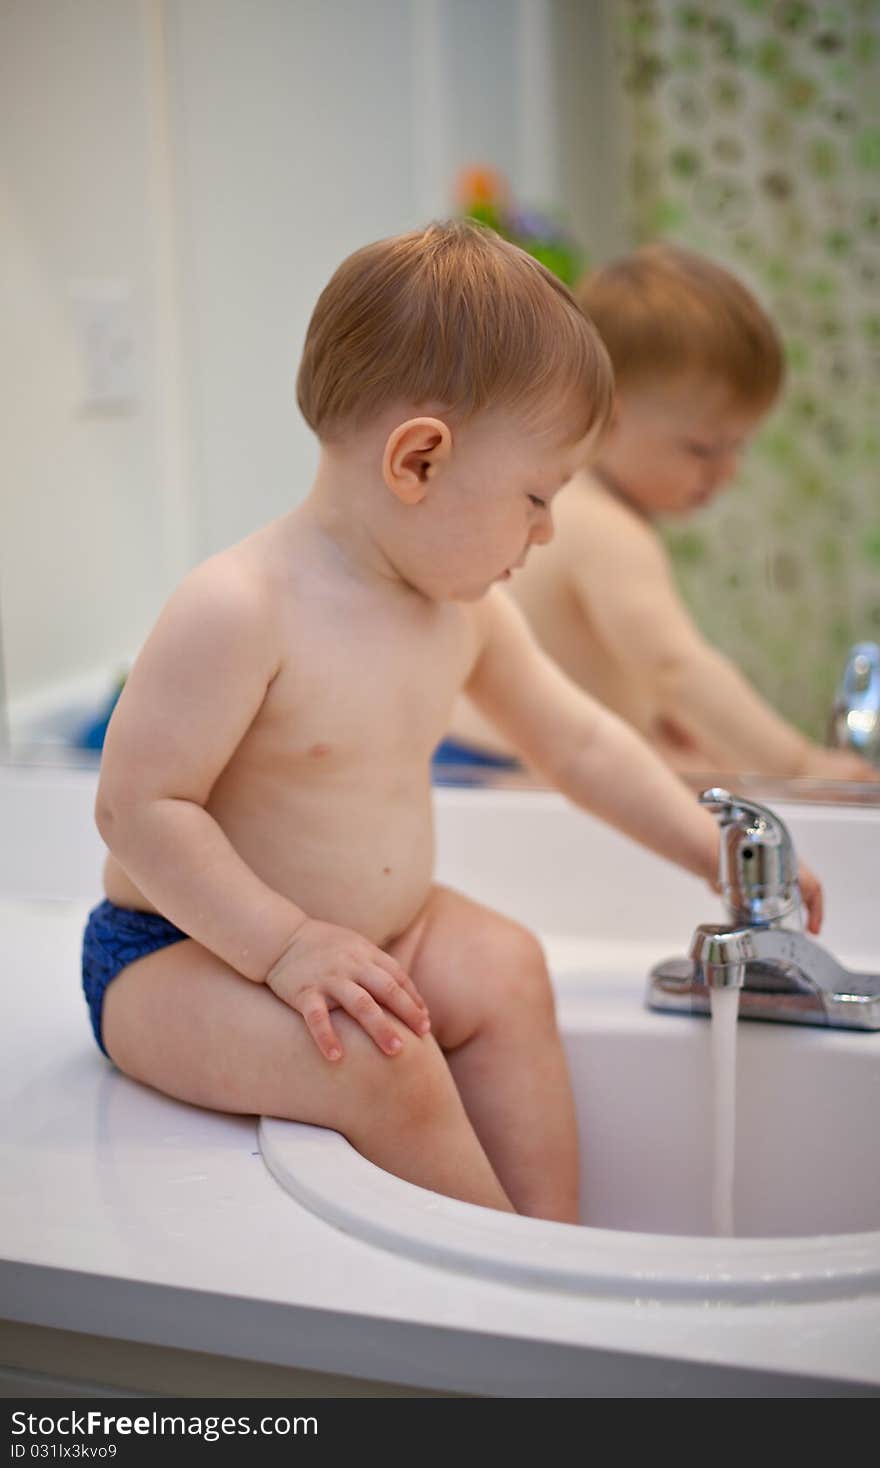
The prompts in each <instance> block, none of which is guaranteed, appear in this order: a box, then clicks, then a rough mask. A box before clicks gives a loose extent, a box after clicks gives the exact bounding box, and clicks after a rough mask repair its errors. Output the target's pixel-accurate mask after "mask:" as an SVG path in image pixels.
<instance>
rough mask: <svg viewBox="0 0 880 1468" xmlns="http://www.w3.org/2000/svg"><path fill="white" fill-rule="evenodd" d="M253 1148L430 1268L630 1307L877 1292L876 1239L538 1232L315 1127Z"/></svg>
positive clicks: (293, 1129)
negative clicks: (402, 1173)
mask: <svg viewBox="0 0 880 1468" xmlns="http://www.w3.org/2000/svg"><path fill="white" fill-rule="evenodd" d="M258 1138H259V1146H260V1152H261V1154H262V1157H263V1160H264V1162H265V1164H266V1166H267V1168H268V1170H269V1172H270V1173H271V1174H272V1176H273V1177H274V1178H275V1180H276V1181H277V1182H278V1183H279V1184H280V1186H281V1187H282V1188H283V1189H284V1190H285V1191H286V1192H287V1193H289V1194H290V1195H291V1196H292V1197H293V1198H295V1199H296V1201H297V1202H299V1203H301V1204H302V1205H303V1206H304V1207H306V1208H308V1209H309V1210H310V1211H311V1212H312V1213H315V1214H317V1215H318V1216H319V1217H321V1218H323V1219H324V1220H325V1221H326V1222H327V1223H330V1224H332V1225H333V1226H334V1227H336V1228H339V1229H342V1230H343V1232H345V1233H348V1234H352V1235H354V1236H355V1237H357V1238H360V1239H362V1240H364V1241H365V1242H367V1243H370V1244H374V1245H377V1246H378V1247H380V1248H383V1249H386V1250H388V1249H390V1250H391V1251H392V1252H393V1253H397V1254H403V1255H406V1256H407V1257H409V1258H411V1259H416V1260H417V1261H418V1262H419V1263H422V1264H426V1265H429V1266H431V1267H435V1268H445V1269H453V1270H456V1271H459V1272H461V1271H463V1272H466V1273H471V1274H478V1275H480V1276H481V1277H483V1278H489V1279H493V1280H498V1281H504V1282H505V1283H513V1284H518V1285H521V1286H524V1287H526V1288H531V1289H542V1290H561V1291H564V1292H565V1293H567V1294H583V1295H594V1296H604V1297H611V1298H618V1299H619V1298H621V1297H625V1298H626V1299H628V1300H629V1301H630V1302H634V1301H639V1302H644V1301H647V1300H666V1301H676V1302H679V1303H692V1304H694V1303H700V1302H704V1303H708V1302H712V1301H718V1302H727V1303H730V1304H735V1303H749V1302H752V1303H761V1304H767V1303H768V1302H769V1301H771V1300H780V1301H792V1300H796V1301H806V1300H821V1299H840V1298H843V1297H853V1296H858V1295H865V1294H873V1293H876V1292H878V1291H880V1230H877V1231H872V1232H867V1233H851V1234H818V1235H812V1236H806V1237H793V1236H787V1237H785V1238H766V1239H764V1238H732V1239H728V1238H714V1237H708V1236H703V1235H673V1234H652V1233H636V1232H630V1231H628V1230H627V1231H625V1230H622V1229H600V1228H593V1227H590V1226H584V1225H577V1226H576V1225H573V1224H567V1223H553V1222H546V1221H544V1220H539V1219H532V1218H523V1217H521V1216H519V1215H511V1214H508V1213H498V1212H495V1211H494V1210H493V1209H490V1208H482V1207H479V1206H477V1205H476V1204H473V1203H464V1202H461V1201H459V1200H458V1199H455V1198H447V1197H444V1196H442V1195H441V1194H439V1193H432V1192H430V1191H429V1190H428V1189H426V1188H420V1187H417V1186H416V1185H415V1184H413V1183H408V1182H405V1181H404V1180H403V1179H401V1178H397V1177H394V1176H392V1175H391V1174H390V1173H387V1172H384V1171H383V1170H382V1169H381V1168H379V1167H377V1166H376V1165H375V1164H374V1163H372V1162H369V1161H368V1160H367V1159H366V1158H365V1157H362V1156H361V1155H360V1153H358V1152H357V1151H355V1149H354V1148H353V1147H352V1146H351V1145H350V1143H349V1142H348V1141H347V1140H346V1139H345V1138H344V1137H343V1136H342V1135H341V1134H340V1133H339V1132H334V1131H330V1130H328V1129H327V1128H324V1127H317V1126H310V1125H307V1124H306V1123H301V1122H288V1121H281V1120H278V1119H277V1118H274V1117H261V1118H260V1122H259V1127H258Z"/></svg>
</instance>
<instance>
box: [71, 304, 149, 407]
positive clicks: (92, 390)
mask: <svg viewBox="0 0 880 1468" xmlns="http://www.w3.org/2000/svg"><path fill="white" fill-rule="evenodd" d="M70 296H71V301H72V304H73V310H74V319H75V323H76V331H77V336H78V341H79V348H80V356H81V359H82V366H83V388H82V394H81V397H80V406H81V407H82V408H83V409H84V410H85V411H86V412H90V411H92V412H101V411H111V412H117V413H118V412H125V411H128V410H130V409H132V408H133V407H134V405H135V402H136V399H137V384H136V370H135V368H136V362H135V345H134V320H133V312H132V299H131V286H130V285H129V283H128V281H125V280H91V281H76V282H75V283H74V284H73V285H71V288H70Z"/></svg>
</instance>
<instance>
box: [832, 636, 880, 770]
mask: <svg viewBox="0 0 880 1468" xmlns="http://www.w3.org/2000/svg"><path fill="white" fill-rule="evenodd" d="M828 743H829V744H830V745H831V746H832V748H838V749H854V750H855V751H856V753H857V754H860V755H862V756H863V758H864V759H866V760H869V761H870V762H871V763H872V764H875V765H877V767H878V768H880V643H876V642H857V643H855V645H854V646H853V647H851V648H850V650H849V655H848V657H847V660H846V667H845V668H844V670H843V676H842V678H841V680H840V684H839V686H838V688H837V691H836V693H835V695H834V703H833V704H832V706H831V718H830V720H829V724H828Z"/></svg>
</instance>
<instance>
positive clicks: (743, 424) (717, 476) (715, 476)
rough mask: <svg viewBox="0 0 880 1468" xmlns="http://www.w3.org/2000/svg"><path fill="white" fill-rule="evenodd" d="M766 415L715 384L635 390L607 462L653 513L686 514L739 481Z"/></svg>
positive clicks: (625, 402)
mask: <svg viewBox="0 0 880 1468" xmlns="http://www.w3.org/2000/svg"><path fill="white" fill-rule="evenodd" d="M763 416H764V414H763V412H762V411H756V410H755V409H749V410H746V409H743V408H741V407H737V406H735V405H733V404H732V403H731V401H730V398H729V396H728V395H727V394H726V393H725V392H723V391H722V390H721V389H720V388H717V389H713V388H712V387H711V386H705V385H700V384H689V385H683V384H677V385H672V386H670V387H669V388H667V389H659V388H658V389H647V388H643V389H635V388H634V389H631V390H628V391H626V392H622V393H621V394H620V395H619V399H618V418H617V421H616V423H615V426H614V428H613V430H612V432H611V433H610V434H609V436H608V440H607V445H606V446H603V451H602V454H600V460H601V461H602V462H603V463H607V467H608V468H609V469H610V471H611V473H612V474H613V476H614V478H615V479H616V481H617V482H618V483H619V484H620V486H621V488H622V489H623V491H624V492H625V494H626V495H627V497H628V498H629V499H630V500H632V501H633V503H635V504H636V505H638V507H639V508H640V509H642V510H644V511H645V513H646V514H665V515H687V514H690V513H691V512H692V511H694V510H697V509H699V508H700V507H701V506H703V505H706V504H708V503H709V501H710V500H711V499H713V498H714V496H715V495H716V494H717V493H718V491H719V490H720V489H722V488H723V486H724V485H725V484H727V483H728V481H729V480H730V479H731V478H732V477H733V475H734V474H735V473H736V470H737V467H738V464H739V459H740V456H741V454H742V453H743V450H744V449H745V447H746V445H747V443H748V441H749V439H750V438H751V436H752V434H753V433H754V431H755V429H756V428H757V426H758V424H759V422H760V421H761V419H762V417H763Z"/></svg>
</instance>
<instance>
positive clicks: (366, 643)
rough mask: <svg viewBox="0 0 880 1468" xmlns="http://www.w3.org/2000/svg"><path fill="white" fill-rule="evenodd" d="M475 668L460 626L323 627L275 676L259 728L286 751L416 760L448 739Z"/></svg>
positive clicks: (449, 620)
mask: <svg viewBox="0 0 880 1468" xmlns="http://www.w3.org/2000/svg"><path fill="white" fill-rule="evenodd" d="M450 610H452V609H450ZM472 662H473V637H472V635H471V633H470V630H469V624H468V622H467V619H466V618H459V617H457V616H454V615H453V616H449V617H438V618H436V619H431V620H430V621H426V623H425V624H419V625H416V626H415V627H413V626H411V625H407V624H404V625H400V624H399V623H397V622H395V621H394V620H393V619H386V620H384V621H378V622H373V623H372V624H370V625H367V624H365V625H361V626H358V625H357V622H356V621H353V622H352V623H351V624H350V625H349V624H340V623H339V622H338V621H336V620H334V619H328V621H327V623H326V624H325V625H324V626H322V627H321V628H319V629H318V630H317V631H316V632H315V633H314V634H313V637H312V639H311V644H310V646H309V648H308V649H306V650H304V649H302V648H300V647H299V646H297V647H296V648H295V649H294V650H293V653H292V655H291V657H290V658H289V660H288V661H287V662H286V663H285V664H284V665H283V666H282V668H281V669H280V671H279V674H278V676H277V678H276V679H275V682H274V683H273V685H272V687H271V688H270V690H269V693H268V695H267V698H266V702H265V705H264V709H263V717H262V723H263V726H264V729H265V732H266V733H267V734H268V733H269V732H270V730H271V731H272V733H273V734H274V736H275V738H276V739H278V740H280V741H281V743H282V744H283V746H284V747H285V748H286V749H288V750H290V752H291V753H300V752H305V753H308V754H312V753H313V752H314V750H315V749H316V748H319V749H320V750H321V753H322V754H323V755H325V756H329V755H332V754H338V755H343V754H358V753H363V754H370V753H372V754H375V755H378V756H389V757H390V756H399V757H405V755H406V754H409V755H417V756H419V757H421V756H422V755H424V754H428V753H430V751H431V750H432V749H433V748H434V746H435V745H436V744H437V742H438V741H439V739H441V738H442V736H443V734H444V733H445V731H446V727H447V723H448V720H449V714H450V709H451V707H452V703H453V701H454V699H455V697H456V695H457V694H458V692H459V691H460V689H461V687H462V685H463V683H464V682H465V681H466V679H467V677H468V674H469V672H470V669H471V665H472Z"/></svg>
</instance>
